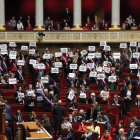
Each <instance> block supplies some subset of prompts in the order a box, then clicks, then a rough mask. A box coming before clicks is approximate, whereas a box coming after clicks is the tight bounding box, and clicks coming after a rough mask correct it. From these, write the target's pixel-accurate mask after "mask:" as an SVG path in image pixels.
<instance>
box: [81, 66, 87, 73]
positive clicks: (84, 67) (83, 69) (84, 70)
mask: <svg viewBox="0 0 140 140" xmlns="http://www.w3.org/2000/svg"><path fill="white" fill-rule="evenodd" d="M86 70H87V68H86V66H80V67H79V71H82V72H86Z"/></svg>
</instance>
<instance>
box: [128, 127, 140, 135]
mask: <svg viewBox="0 0 140 140" xmlns="http://www.w3.org/2000/svg"><path fill="white" fill-rule="evenodd" d="M131 130H132V129H129V130H128V136H129V137H130V134H131ZM138 133H139V131H138V129H136V128H135V129H134V132H133V136H132V137H135V136H138Z"/></svg>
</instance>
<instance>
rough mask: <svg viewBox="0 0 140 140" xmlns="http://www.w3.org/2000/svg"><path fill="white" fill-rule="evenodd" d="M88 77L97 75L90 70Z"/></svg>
mask: <svg viewBox="0 0 140 140" xmlns="http://www.w3.org/2000/svg"><path fill="white" fill-rule="evenodd" d="M89 77H97V72H93V71H91V72H90V73H89Z"/></svg>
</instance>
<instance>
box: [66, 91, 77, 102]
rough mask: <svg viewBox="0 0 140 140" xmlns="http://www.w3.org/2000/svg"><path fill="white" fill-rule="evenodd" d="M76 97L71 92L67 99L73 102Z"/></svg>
mask: <svg viewBox="0 0 140 140" xmlns="http://www.w3.org/2000/svg"><path fill="white" fill-rule="evenodd" d="M74 96H75V95H74V93H72V92H70V93H69V95H68V97H67V98H68V99H69V100H71V101H72V100H73V98H74Z"/></svg>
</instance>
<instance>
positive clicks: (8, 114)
mask: <svg viewBox="0 0 140 140" xmlns="http://www.w3.org/2000/svg"><path fill="white" fill-rule="evenodd" d="M5 109H6V113H5V115H6V120H11V107H10V106H9V105H7V104H6V105H5Z"/></svg>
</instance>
